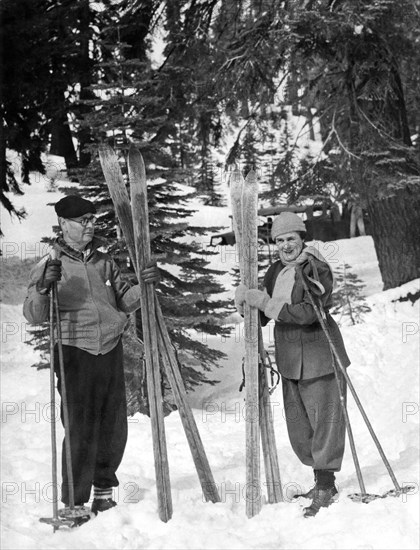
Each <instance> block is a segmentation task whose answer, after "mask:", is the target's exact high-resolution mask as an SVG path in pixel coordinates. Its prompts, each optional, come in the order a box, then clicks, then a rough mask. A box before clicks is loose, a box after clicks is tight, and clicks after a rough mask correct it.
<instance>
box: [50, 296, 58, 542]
mask: <svg viewBox="0 0 420 550" xmlns="http://www.w3.org/2000/svg"><path fill="white" fill-rule="evenodd" d="M49 307H50V315H49V321H50V323H49V324H50V401H51V452H52V462H51V469H52V490H53V520H54V521H56V522H58V491H57V428H56V425H55V422H56V416H55V412H56V411H55V376H54V300H53V298H52V296H50V304H49ZM53 525H54V532H55V531H56V526H55V524H53Z"/></svg>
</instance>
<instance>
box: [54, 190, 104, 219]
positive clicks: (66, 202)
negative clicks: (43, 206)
mask: <svg viewBox="0 0 420 550" xmlns="http://www.w3.org/2000/svg"><path fill="white" fill-rule="evenodd" d="M54 209H55V211H56V212H57V216H59V217H60V218H79V217H80V216H83V215H84V214H89V213H92V214H96V208H95V205H94V204H93V202H90V201H88V200H86V199H82V197H79V196H78V195H68V196H67V197H64V199H61V200H59V201H58V202H56V203H55V205H54Z"/></svg>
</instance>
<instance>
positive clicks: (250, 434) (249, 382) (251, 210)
mask: <svg viewBox="0 0 420 550" xmlns="http://www.w3.org/2000/svg"><path fill="white" fill-rule="evenodd" d="M230 185H231V198H232V211H233V220H234V229H235V239H236V246H237V249H238V252H239V266H240V274H241V283H243V284H245V285H246V286H247V287H248V288H257V287H258V248H257V247H258V236H257V208H258V184H257V178H256V174H255V172H254V171H251V172H249V174H248V175H247V177H246V180H245V181H244V179H243V177H242V174H241V172H240V171H239V170H238V169H236V170H235V171H234V172H233V173H232V176H231V180H230ZM244 310H245V311H244V318H245V320H244V336H245V420H246V449H245V463H246V487H245V489H246V491H245V494H246V497H245V498H246V514H247V516H248V517H249V518H251V517H253V516H255V515H256V514H258V513H259V512H260V510H261V505H262V498H261V497H262V495H261V471H260V470H261V468H260V427H259V424H260V413H259V388H258V309H257V308H254V307H249V306H248V305H247V304H245V308H244Z"/></svg>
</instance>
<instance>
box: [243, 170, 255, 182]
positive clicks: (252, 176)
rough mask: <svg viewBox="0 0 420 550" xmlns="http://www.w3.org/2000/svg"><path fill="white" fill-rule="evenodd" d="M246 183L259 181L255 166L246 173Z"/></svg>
mask: <svg viewBox="0 0 420 550" xmlns="http://www.w3.org/2000/svg"><path fill="white" fill-rule="evenodd" d="M245 183H247V184H255V183H257V172H256V171H255V169H254V168H251V170H250V171H249V172H248V174H247V175H246V178H245Z"/></svg>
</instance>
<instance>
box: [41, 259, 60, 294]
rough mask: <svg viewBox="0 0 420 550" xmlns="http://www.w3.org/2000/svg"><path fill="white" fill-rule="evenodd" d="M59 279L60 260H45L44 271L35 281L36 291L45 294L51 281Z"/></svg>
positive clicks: (54, 281)
mask: <svg viewBox="0 0 420 550" xmlns="http://www.w3.org/2000/svg"><path fill="white" fill-rule="evenodd" d="M60 280H61V260H47V262H46V265H45V269H44V273H43V275H42V277H41V279H40V280H39V281H38V282H37V283H36V288H37V290H38V292H41V293H43V294H46V293H47V292H48V290H49V289H50V286H51V285H52V284H53V283H56V282H57V281H60Z"/></svg>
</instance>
